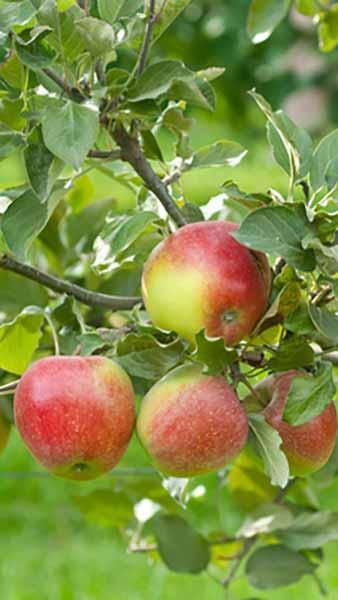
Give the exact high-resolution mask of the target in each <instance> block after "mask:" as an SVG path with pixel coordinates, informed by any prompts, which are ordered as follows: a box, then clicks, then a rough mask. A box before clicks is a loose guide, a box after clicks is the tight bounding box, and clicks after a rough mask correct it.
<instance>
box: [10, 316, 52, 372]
mask: <svg viewBox="0 0 338 600" xmlns="http://www.w3.org/2000/svg"><path fill="white" fill-rule="evenodd" d="M42 321H43V315H42V314H41V313H40V314H39V313H37V312H36V311H34V310H32V311H31V310H30V309H29V308H27V309H25V310H23V312H22V313H21V314H20V315H19V316H18V317H17V318H16V319H15V320H14V321H11V322H10V323H5V324H4V325H1V326H0V368H1V369H4V370H5V371H9V372H10V373H15V374H17V375H22V374H23V373H24V372H25V370H26V369H27V367H28V365H29V362H30V360H31V358H32V356H33V354H34V352H35V350H36V349H37V347H38V345H39V340H40V337H41V331H40V329H41V325H42Z"/></svg>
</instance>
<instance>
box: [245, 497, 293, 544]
mask: <svg viewBox="0 0 338 600" xmlns="http://www.w3.org/2000/svg"><path fill="white" fill-rule="evenodd" d="M293 520H294V518H293V515H292V513H291V511H290V510H289V509H288V508H286V507H285V506H280V505H278V504H263V505H261V506H258V507H257V508H256V509H255V510H254V511H253V512H252V513H251V514H250V516H249V517H247V518H246V519H245V521H244V523H243V525H242V526H241V528H240V529H239V531H238V532H237V535H236V537H238V538H241V537H245V538H252V537H254V536H255V535H257V534H259V533H260V534H262V533H270V532H271V531H276V530H278V529H279V530H281V529H286V528H288V527H290V525H291V523H292V522H293Z"/></svg>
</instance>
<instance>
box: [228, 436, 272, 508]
mask: <svg viewBox="0 0 338 600" xmlns="http://www.w3.org/2000/svg"><path fill="white" fill-rule="evenodd" d="M250 446H251V445H247V446H246V448H245V449H244V450H243V451H242V452H241V453H240V455H239V456H238V457H237V458H236V460H235V461H234V463H233V464H232V466H231V470H230V472H229V475H228V477H227V487H228V489H229V492H230V493H231V497H232V498H233V499H234V502H235V503H236V505H237V506H239V507H240V508H241V509H243V510H244V511H245V512H251V511H252V510H254V509H255V508H257V507H258V506H261V505H262V504H266V503H270V502H273V500H274V498H275V497H276V488H275V487H274V486H273V485H272V484H271V482H270V479H269V477H268V476H267V475H266V474H265V473H264V470H263V465H262V461H261V460H259V458H258V457H257V456H256V453H253V452H252V451H251V447H250Z"/></svg>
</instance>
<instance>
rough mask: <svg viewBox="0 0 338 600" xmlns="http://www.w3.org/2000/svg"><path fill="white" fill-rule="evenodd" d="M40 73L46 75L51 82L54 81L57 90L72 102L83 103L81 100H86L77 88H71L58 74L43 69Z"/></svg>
mask: <svg viewBox="0 0 338 600" xmlns="http://www.w3.org/2000/svg"><path fill="white" fill-rule="evenodd" d="M42 72H43V73H44V74H45V75H47V77H49V79H52V81H54V83H56V85H58V86H59V88H61V89H62V90H63V91H64V92H65V94H66V95H67V96H68V98H70V99H71V100H73V102H83V100H85V99H86V97H85V96H84V95H83V94H82V93H81V92H80V91H79V90H78V89H77V88H73V87H71V86H70V85H69V83H68V82H67V81H66V80H65V79H63V78H62V77H60V75H58V73H56V72H55V71H53V69H49V68H45V69H42Z"/></svg>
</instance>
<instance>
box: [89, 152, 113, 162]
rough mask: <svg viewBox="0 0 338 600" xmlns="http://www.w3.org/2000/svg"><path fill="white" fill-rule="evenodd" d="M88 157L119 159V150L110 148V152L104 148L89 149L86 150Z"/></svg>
mask: <svg viewBox="0 0 338 600" xmlns="http://www.w3.org/2000/svg"><path fill="white" fill-rule="evenodd" d="M88 158H101V159H102V160H119V159H120V158H121V152H120V151H119V150H111V151H110V152H108V151H105V150H90V151H89V152H88Z"/></svg>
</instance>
